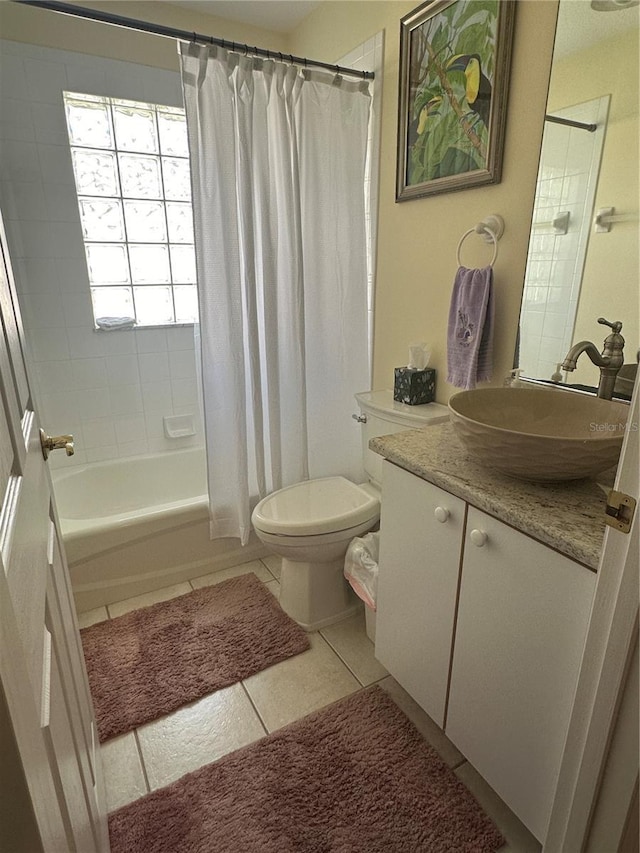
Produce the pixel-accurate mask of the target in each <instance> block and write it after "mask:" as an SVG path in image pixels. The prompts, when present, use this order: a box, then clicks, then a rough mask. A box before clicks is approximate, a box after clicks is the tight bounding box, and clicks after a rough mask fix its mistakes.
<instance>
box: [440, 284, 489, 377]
mask: <svg viewBox="0 0 640 853" xmlns="http://www.w3.org/2000/svg"><path fill="white" fill-rule="evenodd" d="M492 283H493V270H492V268H491V267H485V268H484V269H481V270H469V269H467V268H466V267H460V268H459V269H458V272H457V273H456V278H455V281H454V283H453V293H452V294H451V307H450V308H449V325H448V328H447V363H448V368H449V372H448V374H447V382H450V383H451V384H452V385H455V386H456V388H475V387H476V382H486V381H487V380H488V379H491V376H492V373H493V288H492Z"/></svg>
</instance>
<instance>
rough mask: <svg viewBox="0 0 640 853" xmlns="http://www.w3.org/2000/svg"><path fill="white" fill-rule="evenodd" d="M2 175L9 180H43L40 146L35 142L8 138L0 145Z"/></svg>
mask: <svg viewBox="0 0 640 853" xmlns="http://www.w3.org/2000/svg"><path fill="white" fill-rule="evenodd" d="M0 154H1V155H2V156H1V157H0V176H1V177H2V180H9V181H38V182H39V181H41V180H42V175H41V173H40V159H39V151H38V146H37V145H36V143H35V142H21V141H18V140H14V139H6V140H4V141H3V142H2V145H1V146H0Z"/></svg>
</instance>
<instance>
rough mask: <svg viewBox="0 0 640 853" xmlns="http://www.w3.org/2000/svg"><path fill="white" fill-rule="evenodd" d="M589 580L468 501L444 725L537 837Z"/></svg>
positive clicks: (563, 724) (573, 676) (546, 810)
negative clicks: (449, 685) (458, 600)
mask: <svg viewBox="0 0 640 853" xmlns="http://www.w3.org/2000/svg"><path fill="white" fill-rule="evenodd" d="M483 540H485V541H484V542H483ZM595 579H596V576H595V574H594V573H593V572H590V571H589V570H588V569H586V568H584V567H583V566H579V565H578V564H577V563H574V562H573V561H572V560H569V559H568V558H567V557H564V556H562V555H561V554H558V553H557V552H555V551H553V550H551V549H550V548H547V547H546V546H544V545H542V544H540V543H539V542H536V541H534V540H533V539H530V538H529V537H527V536H525V535H523V534H522V533H519V532H517V531H515V530H513V529H512V528H510V527H507V526H506V525H505V524H502V523H501V522H499V521H497V520H496V519H494V518H491V517H490V516H488V515H485V514H484V513H482V512H480V511H479V510H476V509H474V508H472V507H471V508H470V509H469V512H468V517H467V527H466V535H465V545H464V559H463V567H462V580H461V587H460V603H459V609H458V620H457V627H456V639H455V645H454V652H453V669H452V675H451V687H450V695H449V707H448V712H447V722H446V729H445V731H446V733H447V735H448V736H449V737H450V738H451V740H452V741H453V742H454V743H455V744H456V746H457V747H458V748H459V749H460V750H461V751H462V752H463V753H464V755H465V756H466V757H467V759H468V760H469V761H470V762H471V764H473V766H474V767H475V768H476V769H477V770H478V771H479V772H480V773H481V774H482V776H483V777H484V778H485V779H486V780H487V782H488V783H489V784H490V785H491V786H492V787H493V788H494V790H495V791H496V792H497V793H498V794H499V795H500V796H501V797H502V799H503V800H504V801H505V802H506V803H507V804H508V805H509V806H510V808H511V809H512V810H513V811H514V812H515V813H516V814H517V815H518V817H519V818H520V819H521V820H522V822H523V823H524V824H525V825H526V826H527V827H528V828H529V829H530V830H531V832H532V833H533V834H534V835H535V836H536V838H538V839H539V840H540V841H544V838H545V835H546V832H547V827H548V823H549V815H550V811H551V805H552V802H553V797H554V793H555V788H556V784H557V779H558V772H559V768H560V760H561V757H562V750H563V747H564V742H565V739H566V734H567V727H568V723H569V715H570V712H571V706H572V703H573V698H574V693H575V687H576V682H577V677H578V669H579V666H580V660H581V657H582V651H583V647H584V641H585V636H586V629H587V623H588V619H589V612H590V608H591V601H592V598H593V592H594V588H595Z"/></svg>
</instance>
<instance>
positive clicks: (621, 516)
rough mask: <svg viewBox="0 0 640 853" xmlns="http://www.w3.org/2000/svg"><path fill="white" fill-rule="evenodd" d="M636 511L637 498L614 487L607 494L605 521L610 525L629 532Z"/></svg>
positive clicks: (623, 531) (622, 531)
mask: <svg viewBox="0 0 640 853" xmlns="http://www.w3.org/2000/svg"><path fill="white" fill-rule="evenodd" d="M635 511H636V499H635V498H632V497H631V495H625V493H624V492H616V491H615V490H614V489H612V490H611V491H610V492H609V494H608V495H607V506H606V508H605V512H606V514H607V517H606V518H605V522H606V523H607V524H608V525H609V527H613V528H614V529H615V530H619V531H620V532H621V533H628V532H629V531H630V530H631V522H632V521H633V516H634V513H635Z"/></svg>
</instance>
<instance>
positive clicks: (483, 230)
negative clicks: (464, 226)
mask: <svg viewBox="0 0 640 853" xmlns="http://www.w3.org/2000/svg"><path fill="white" fill-rule="evenodd" d="M469 234H486V235H487V236H488V237H490V238H491V240H492V241H493V257H492V258H491V260H490V261H489V266H490V267H492V266H493V265H494V263H495V260H496V258H497V257H498V238H497V237H496V235H495V234H494V233H493V231H492V230H491V229H490V228H487V227H486V226H485V225H483V224H482V223H480V224H479V225H476V226H474V227H473V228H469V230H468V231H465V232H464V234H463V235H462V237H461V238H460V242H459V243H458V248H457V249H456V259H457V261H458V266H459V267H461V266H462V261H461V260H460V249H461V247H462V244H463V243H464V241H465V240H466V239H467V237H468V236H469Z"/></svg>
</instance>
